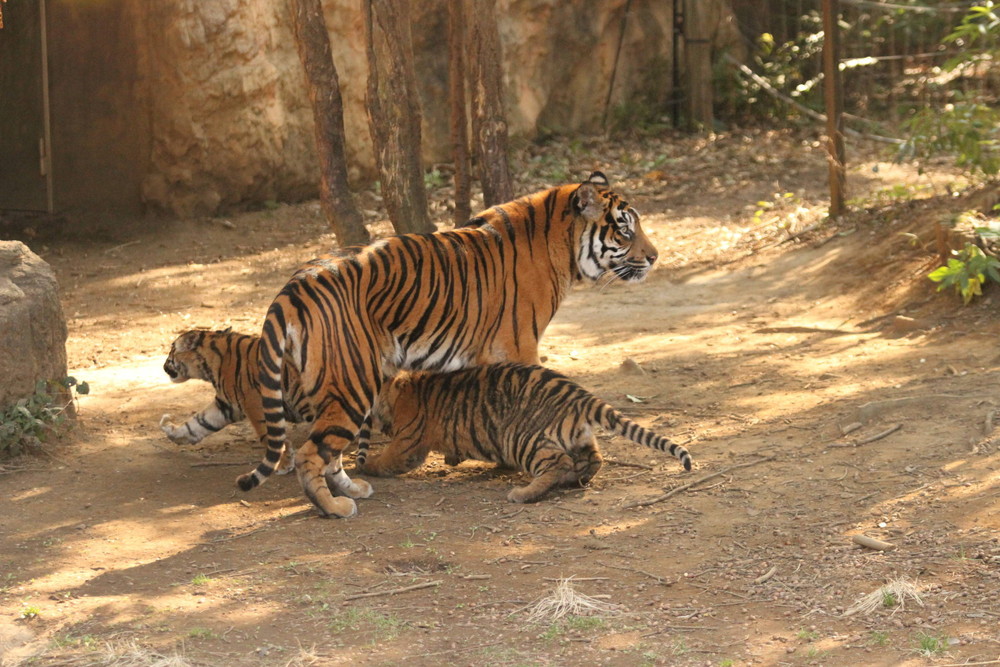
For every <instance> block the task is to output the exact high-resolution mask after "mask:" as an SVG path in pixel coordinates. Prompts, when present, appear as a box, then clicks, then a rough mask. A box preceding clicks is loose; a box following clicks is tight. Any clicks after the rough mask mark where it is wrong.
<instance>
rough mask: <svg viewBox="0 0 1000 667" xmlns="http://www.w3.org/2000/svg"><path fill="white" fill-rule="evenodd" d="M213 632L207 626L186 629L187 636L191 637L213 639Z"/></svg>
mask: <svg viewBox="0 0 1000 667" xmlns="http://www.w3.org/2000/svg"><path fill="white" fill-rule="evenodd" d="M215 636H216V635H215V633H214V632H212V631H211V630H209V629H208V628H191V629H190V630H188V637H190V638H191V639H214V638H215Z"/></svg>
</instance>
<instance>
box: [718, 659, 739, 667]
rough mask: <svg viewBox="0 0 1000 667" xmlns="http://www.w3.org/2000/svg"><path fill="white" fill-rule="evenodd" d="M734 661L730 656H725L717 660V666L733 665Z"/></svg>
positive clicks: (726, 666)
mask: <svg viewBox="0 0 1000 667" xmlns="http://www.w3.org/2000/svg"><path fill="white" fill-rule="evenodd" d="M735 664H736V663H735V662H733V660H732V658H726V659H725V660H722V661H720V662H719V667H733V665H735Z"/></svg>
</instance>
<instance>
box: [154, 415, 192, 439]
mask: <svg viewBox="0 0 1000 667" xmlns="http://www.w3.org/2000/svg"><path fill="white" fill-rule="evenodd" d="M171 419H173V415H163V416H162V417H160V430H161V431H163V433H164V434H166V436H167V438H169V439H170V441H171V442H173V443H175V444H178V445H194V444H197V443H198V441H197V440H195V439H194V436H193V435H191V433H190V432H189V431H187V430H186V429H184V427H183V426H174V425H173V424H172V423H170V420H171Z"/></svg>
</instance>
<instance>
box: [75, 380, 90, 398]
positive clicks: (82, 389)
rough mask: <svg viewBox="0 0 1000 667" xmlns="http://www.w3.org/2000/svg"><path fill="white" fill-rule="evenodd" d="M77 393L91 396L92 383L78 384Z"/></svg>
mask: <svg viewBox="0 0 1000 667" xmlns="http://www.w3.org/2000/svg"><path fill="white" fill-rule="evenodd" d="M76 393H78V394H83V395H86V394H89V393H90V383H89V382H80V383H78V384H77V385H76Z"/></svg>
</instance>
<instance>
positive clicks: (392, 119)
mask: <svg viewBox="0 0 1000 667" xmlns="http://www.w3.org/2000/svg"><path fill="white" fill-rule="evenodd" d="M365 24H366V26H367V30H366V32H367V49H366V50H367V55H368V94H367V97H366V104H367V107H368V127H369V129H370V131H371V135H372V143H373V144H374V149H375V162H376V164H377V165H378V170H379V176H380V180H381V183H382V197H383V199H384V201H385V207H386V210H387V211H388V213H389V220H391V221H392V226H393V227H394V228H395V230H396V232H397V233H399V234H409V233H424V232H433V231H434V229H435V227H434V225H433V224H431V221H430V217H429V216H428V214H427V190H426V188H425V186H424V170H423V163H422V161H421V157H420V148H421V136H420V100H419V99H418V97H417V89H416V73H415V72H414V70H413V47H412V39H411V36H410V17H409V11H408V4H407V2H406V0H366V2H365Z"/></svg>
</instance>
